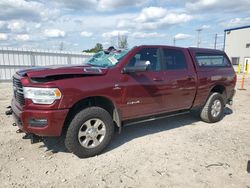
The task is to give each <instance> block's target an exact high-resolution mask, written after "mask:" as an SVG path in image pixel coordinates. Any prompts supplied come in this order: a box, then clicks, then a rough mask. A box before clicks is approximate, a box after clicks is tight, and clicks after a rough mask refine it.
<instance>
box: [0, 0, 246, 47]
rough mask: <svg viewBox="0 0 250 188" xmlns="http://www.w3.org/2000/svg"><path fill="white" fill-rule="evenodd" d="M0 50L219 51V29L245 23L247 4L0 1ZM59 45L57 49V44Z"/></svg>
mask: <svg viewBox="0 0 250 188" xmlns="http://www.w3.org/2000/svg"><path fill="white" fill-rule="evenodd" d="M0 7H1V11H0V46H1V47H20V48H39V49H54V50H58V49H59V48H60V46H63V48H64V50H69V51H80V50H83V49H87V48H91V47H93V46H94V45H95V44H96V43H98V42H99V43H102V44H103V45H104V46H105V47H107V46H109V45H114V44H116V41H117V35H127V36H128V43H129V46H130V47H132V46H134V45H140V44H167V45H173V39H174V38H175V39H176V45H177V46H195V45H196V44H197V31H196V30H197V29H202V31H201V46H202V47H209V48H211V47H213V45H214V38H215V34H216V33H217V34H218V46H219V48H220V47H222V44H223V33H224V29H226V28H231V27H238V26H244V25H250V11H249V7H250V1H249V0H237V1H234V0H231V1H228V0H50V1H48V0H47V1H45V0H0ZM62 43H63V45H61V44H62Z"/></svg>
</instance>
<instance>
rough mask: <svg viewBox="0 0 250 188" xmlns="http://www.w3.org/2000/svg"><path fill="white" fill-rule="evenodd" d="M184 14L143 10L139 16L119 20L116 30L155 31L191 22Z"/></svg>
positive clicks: (159, 9) (159, 8)
mask: <svg viewBox="0 0 250 188" xmlns="http://www.w3.org/2000/svg"><path fill="white" fill-rule="evenodd" d="M192 19H193V17H192V16H191V15H189V14H186V13H176V12H172V11H168V10H167V9H164V8H161V7H149V8H144V9H143V10H142V11H141V13H139V15H133V16H131V17H129V18H125V19H121V20H119V22H118V23H117V27H118V28H133V29H134V28H136V29H139V30H155V29H159V28H163V27H167V26H171V25H178V24H181V23H186V22H189V21H190V20H192Z"/></svg>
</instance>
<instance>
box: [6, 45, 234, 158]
mask: <svg viewBox="0 0 250 188" xmlns="http://www.w3.org/2000/svg"><path fill="white" fill-rule="evenodd" d="M235 84H236V74H235V72H234V69H233V67H232V65H231V63H230V61H229V59H228V57H227V55H226V54H225V53H224V52H223V51H218V50H211V49H201V48H179V47H170V46H159V45H147V46H136V47H134V48H132V49H130V50H116V49H114V48H110V49H109V50H106V51H101V52H98V53H97V54H95V55H94V56H93V57H92V58H91V59H90V60H89V61H88V62H87V63H86V64H84V65H76V66H61V67H39V68H32V69H29V70H22V71H19V72H17V73H16V74H15V75H14V76H13V89H14V97H13V99H12V104H11V109H10V110H9V111H7V114H9V115H10V114H12V115H13V117H14V119H15V122H16V123H15V124H16V125H18V127H19V128H20V130H22V131H24V132H25V133H28V134H34V135H39V136H60V135H61V134H62V132H63V130H65V133H66V137H65V145H66V148H67V149H68V150H69V151H70V152H73V153H74V154H76V155H77V156H79V157H90V156H94V155H97V154H99V153H100V152H101V151H102V150H103V149H104V148H105V147H106V146H107V145H108V144H109V142H110V140H111V138H112V135H113V134H114V128H115V126H117V127H118V128H119V130H121V128H122V126H124V125H127V124H133V123H135V122H138V121H146V120H152V119H156V118H160V117H163V116H169V115H173V114H175V115H176V114H180V113H184V112H189V111H191V110H194V109H195V110H196V111H197V112H199V114H200V117H201V119H202V120H203V121H205V122H208V123H214V122H217V121H219V120H221V119H222V117H223V109H224V107H225V105H226V104H231V103H232V99H233V96H234V93H235V89H234V88H235Z"/></svg>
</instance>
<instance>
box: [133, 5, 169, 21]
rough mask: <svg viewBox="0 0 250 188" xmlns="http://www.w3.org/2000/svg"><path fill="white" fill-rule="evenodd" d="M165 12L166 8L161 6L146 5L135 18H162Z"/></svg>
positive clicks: (141, 19) (145, 19)
mask: <svg viewBox="0 0 250 188" xmlns="http://www.w3.org/2000/svg"><path fill="white" fill-rule="evenodd" d="M166 14H167V10H166V9H164V8H162V7H148V8H144V9H142V12H141V13H140V14H139V16H138V17H137V18H136V19H135V20H136V21H137V22H147V21H153V20H155V19H159V18H163V17H164V16H165V15H166Z"/></svg>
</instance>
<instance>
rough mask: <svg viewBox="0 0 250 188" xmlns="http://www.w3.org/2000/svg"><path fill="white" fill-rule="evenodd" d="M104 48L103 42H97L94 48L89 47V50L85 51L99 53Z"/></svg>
mask: <svg viewBox="0 0 250 188" xmlns="http://www.w3.org/2000/svg"><path fill="white" fill-rule="evenodd" d="M102 50H103V46H102V44H101V43H97V44H96V45H95V47H94V48H91V49H88V50H83V52H87V53H97V52H100V51H102Z"/></svg>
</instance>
